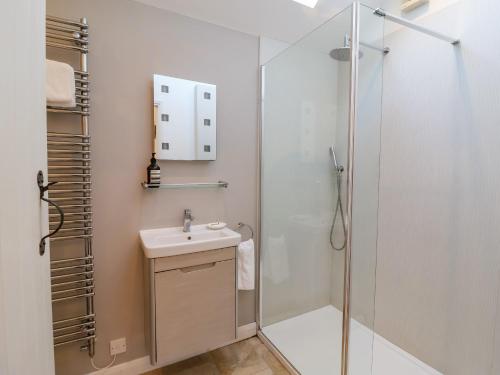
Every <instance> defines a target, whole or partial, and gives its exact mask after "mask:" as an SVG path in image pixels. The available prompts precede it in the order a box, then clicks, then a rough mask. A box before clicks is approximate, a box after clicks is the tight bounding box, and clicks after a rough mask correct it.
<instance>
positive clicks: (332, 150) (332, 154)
mask: <svg viewBox="0 0 500 375" xmlns="http://www.w3.org/2000/svg"><path fill="white" fill-rule="evenodd" d="M330 157H331V159H332V162H333V167H334V168H335V170H336V171H337V173H342V172H344V166H343V165H340V164H339V163H338V160H337V155H336V154H335V147H333V146H330Z"/></svg>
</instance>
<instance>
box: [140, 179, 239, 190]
mask: <svg viewBox="0 0 500 375" xmlns="http://www.w3.org/2000/svg"><path fill="white" fill-rule="evenodd" d="M141 185H142V187H143V188H144V189H158V188H159V189H190V188H191V189H192V188H227V187H228V186H229V183H228V182H226V181H217V182H187V183H179V184H160V185H150V184H148V183H146V182H143V183H142V184H141Z"/></svg>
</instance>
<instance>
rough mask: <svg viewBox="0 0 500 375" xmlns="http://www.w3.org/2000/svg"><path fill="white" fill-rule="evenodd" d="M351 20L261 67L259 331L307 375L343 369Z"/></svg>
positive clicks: (331, 24) (334, 22) (344, 17)
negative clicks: (343, 300) (344, 223)
mask: <svg viewBox="0 0 500 375" xmlns="http://www.w3.org/2000/svg"><path fill="white" fill-rule="evenodd" d="M351 23H352V9H351V8H348V9H346V10H345V11H343V12H341V13H340V14H339V15H337V16H336V17H334V18H333V19H331V20H330V21H328V22H327V23H325V24H324V25H322V26H321V27H319V28H318V29H316V30H315V31H314V32H312V33H311V34H309V35H308V36H307V37H305V38H304V39H302V40H301V41H299V42H298V43H296V44H295V45H293V46H291V47H289V48H288V49H287V50H285V51H284V52H282V53H281V54H279V55H278V56H276V57H275V58H274V59H273V60H271V61H270V62H269V63H267V64H266V65H265V66H264V67H263V95H264V97H263V114H262V115H263V123H262V155H261V158H262V159H261V160H262V165H261V265H260V267H261V272H260V277H261V280H260V283H261V288H260V319H259V328H260V329H261V332H262V333H263V334H264V335H265V338H266V339H267V340H269V341H270V343H271V344H272V345H273V346H274V347H275V348H276V349H277V350H278V351H279V352H280V353H281V354H283V355H284V356H285V357H286V358H287V360H288V361H289V362H290V363H291V365H292V366H293V367H295V369H296V370H297V371H298V372H300V373H301V374H303V375H317V374H325V375H326V374H332V375H338V374H340V361H341V347H342V345H341V343H342V296H343V279H344V254H345V246H344V242H345V228H344V225H343V221H342V214H344V215H345V204H346V167H347V135H348V132H347V129H348V116H349V92H350V58H349V56H350V48H349V45H350V40H351ZM339 189H340V191H339ZM335 212H337V214H336V215H335ZM334 217H335V222H334ZM332 226H333V228H332ZM332 244H333V246H332ZM334 247H335V248H337V249H335V248H334Z"/></svg>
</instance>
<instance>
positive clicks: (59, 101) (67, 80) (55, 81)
mask: <svg viewBox="0 0 500 375" xmlns="http://www.w3.org/2000/svg"><path fill="white" fill-rule="evenodd" d="M45 66H46V68H45V70H46V79H45V91H46V95H47V105H50V106H53V107H67V108H71V107H74V106H75V105H76V102H75V71H74V69H73V68H72V67H71V65H69V64H66V63H62V62H59V61H53V60H47V61H46V64H45Z"/></svg>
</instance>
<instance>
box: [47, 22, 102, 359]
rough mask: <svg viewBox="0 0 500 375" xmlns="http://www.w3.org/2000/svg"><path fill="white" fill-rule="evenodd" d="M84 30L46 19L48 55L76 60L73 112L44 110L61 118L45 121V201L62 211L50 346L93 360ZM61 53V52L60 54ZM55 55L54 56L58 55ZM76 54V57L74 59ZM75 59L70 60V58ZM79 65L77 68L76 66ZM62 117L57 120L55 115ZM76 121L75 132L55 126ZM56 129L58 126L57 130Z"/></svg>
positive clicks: (53, 222)
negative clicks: (70, 348) (74, 347)
mask: <svg viewBox="0 0 500 375" xmlns="http://www.w3.org/2000/svg"><path fill="white" fill-rule="evenodd" d="M88 30H89V28H88V24H87V20H86V19H85V18H82V19H80V20H78V21H75V20H69V19H65V18H59V17H51V16H47V17H46V46H47V54H49V52H52V53H59V52H64V54H65V55H64V56H67V57H68V58H69V59H70V60H71V59H73V58H74V59H75V60H72V61H73V64H72V65H75V61H78V59H79V67H78V68H77V69H75V87H76V93H75V95H76V106H75V107H74V108H64V107H53V106H47V112H51V113H57V114H58V115H52V116H56V117H59V118H57V119H56V118H49V121H48V127H49V131H48V133H47V151H48V171H49V175H48V178H49V182H50V183H53V182H55V184H52V185H50V187H49V189H48V193H49V199H50V200H51V201H52V202H55V203H56V204H57V205H58V206H59V207H60V208H61V209H62V210H63V211H64V217H65V220H64V224H63V226H62V228H61V229H60V230H59V231H58V232H57V234H56V235H54V236H52V237H50V243H51V262H50V264H51V287H52V309H53V312H54V317H55V319H56V320H54V322H53V332H54V346H56V347H59V346H62V345H66V344H71V343H80V344H83V345H81V347H80V349H81V350H86V351H88V353H89V355H90V356H91V357H93V356H94V351H95V348H94V345H95V338H96V327H95V313H94V256H93V252H92V198H91V192H92V183H91V175H92V173H91V165H90V161H91V158H90V135H89V115H90V104H89V103H90V92H89V73H88V69H87V56H88V51H89V50H88ZM63 50H64V51H63ZM56 51H57V52H56ZM75 53H77V54H78V56H74V54H75ZM72 55H73V56H72ZM76 64H78V63H76ZM59 114H61V115H59ZM64 114H69V115H77V116H79V124H77V128H78V131H71V130H69V129H73V130H74V129H75V127H71V126H69V124H68V126H67V127H66V126H63V127H62V128H63V129H64V131H61V130H60V129H61V126H59V128H57V129H58V130H56V131H52V129H51V128H52V127H53V126H54V124H53V123H52V121H53V120H54V121H55V120H57V122H58V123H60V122H63V125H66V124H64V122H65V121H68V122H71V121H74V120H75V118H74V117H73V116H70V117H69V118H66V117H64ZM58 125H60V124H58ZM58 223H59V214H58V212H57V211H56V210H55V209H54V208H52V207H51V208H49V225H50V229H54V228H56V227H57V225H58Z"/></svg>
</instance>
